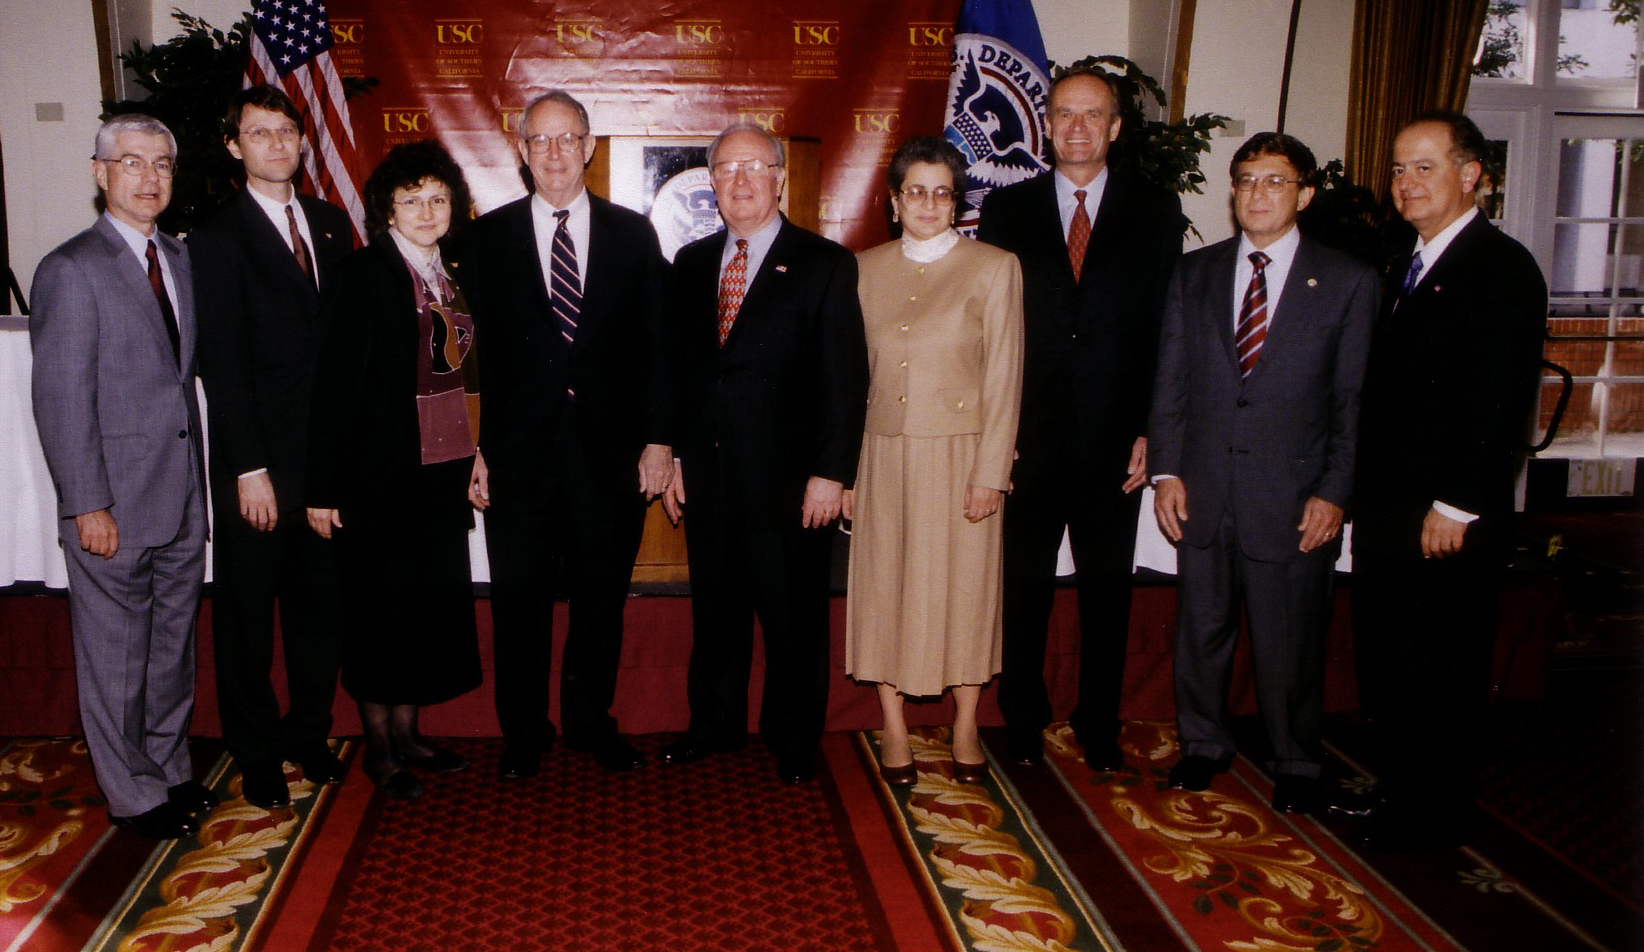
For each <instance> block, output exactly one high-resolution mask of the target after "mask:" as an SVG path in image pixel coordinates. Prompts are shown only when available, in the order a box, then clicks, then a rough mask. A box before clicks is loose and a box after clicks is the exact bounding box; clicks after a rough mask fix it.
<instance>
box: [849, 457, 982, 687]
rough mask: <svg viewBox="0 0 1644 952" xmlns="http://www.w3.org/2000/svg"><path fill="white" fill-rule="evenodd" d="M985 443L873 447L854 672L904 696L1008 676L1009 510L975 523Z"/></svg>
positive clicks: (862, 498) (855, 569) (859, 480)
mask: <svg viewBox="0 0 1644 952" xmlns="http://www.w3.org/2000/svg"><path fill="white" fill-rule="evenodd" d="M976 444H977V437H976V436H975V435H966V436H940V437H908V436H874V435H873V434H868V435H867V436H865V437H863V440H862V459H861V463H860V465H859V466H858V468H857V476H856V492H855V499H854V511H853V514H854V516H855V519H854V520H853V522H852V527H851V556H850V588H849V594H848V597H847V612H846V621H845V670H846V671H847V672H848V673H849V674H850V676H851V677H853V678H855V679H856V680H858V681H873V682H884V683H887V684H893V685H895V686H896V687H897V689H898V690H900V691H901V692H902V693H903V694H910V695H915V696H921V695H933V694H940V693H942V691H943V690H944V689H945V688H949V687H952V686H953V685H956V684H985V683H987V682H988V680H989V679H991V678H992V677H993V676H994V675H995V674H998V673H999V632H1000V614H1001V613H1000V597H1001V595H1000V593H1001V579H1002V572H1001V560H1000V546H1001V542H1002V540H1003V537H1004V536H1003V532H1002V530H1001V528H1000V527H1001V522H1000V520H1001V518H1002V514H1001V513H995V514H994V515H992V516H989V517H988V518H986V519H983V520H982V521H981V522H979V523H975V524H972V523H970V522H968V521H966V520H965V513H964V507H965V489H966V487H967V485H968V482H969V476H970V471H971V465H972V463H973V462H974V460H975V456H976Z"/></svg>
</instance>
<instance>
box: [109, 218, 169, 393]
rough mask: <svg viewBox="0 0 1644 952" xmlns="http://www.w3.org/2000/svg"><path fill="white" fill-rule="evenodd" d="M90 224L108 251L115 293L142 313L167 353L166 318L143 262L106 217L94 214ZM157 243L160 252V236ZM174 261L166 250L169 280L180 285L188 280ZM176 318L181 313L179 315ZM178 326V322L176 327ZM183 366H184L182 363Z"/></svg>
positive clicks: (165, 249) (163, 248)
mask: <svg viewBox="0 0 1644 952" xmlns="http://www.w3.org/2000/svg"><path fill="white" fill-rule="evenodd" d="M92 228H93V230H94V231H95V232H96V233H97V235H98V236H99V237H101V238H102V239H103V247H104V250H105V251H106V252H107V253H108V257H109V267H108V274H109V279H110V280H111V281H113V282H115V284H116V285H117V289H118V292H119V294H120V295H121V296H122V297H124V298H125V299H126V300H128V301H130V302H132V306H133V307H134V308H135V309H136V310H137V311H138V312H139V313H141V314H142V315H143V321H144V322H145V323H146V324H148V326H149V330H150V331H151V332H152V333H153V334H154V335H155V339H156V340H158V341H159V342H160V348H161V351H162V352H163V353H165V354H167V355H170V354H171V334H170V333H168V332H167V331H166V320H165V317H164V315H162V314H161V313H160V302H159V301H157V300H155V298H154V288H153V287H151V286H150V285H149V283H148V271H147V269H146V268H145V267H144V265H143V262H142V261H140V260H138V258H137V257H136V256H135V255H133V254H132V253H131V246H130V245H128V244H126V240H125V239H124V238H122V237H121V236H120V233H119V232H118V231H116V230H115V228H114V226H113V225H111V224H109V221H108V219H107V218H104V217H102V216H98V218H97V223H96V224H95V225H93V226H92ZM156 235H157V236H158V237H160V238H163V236H160V235H159V233H158V232H156ZM159 246H160V249H161V253H162V254H164V253H165V252H166V251H167V248H166V245H165V242H164V240H161V241H159ZM176 261H177V259H176V256H175V255H170V254H168V255H167V256H166V263H167V264H170V265H172V269H171V279H172V283H173V284H176V285H178V286H179V287H181V286H182V285H183V284H184V283H185V282H186V281H187V280H188V272H187V271H186V270H184V269H181V268H180V267H178V266H177V264H176ZM192 300H193V299H192V297H190V302H191V306H192ZM176 305H177V302H175V301H174V302H172V307H173V310H174V311H175V309H176ZM180 321H181V317H179V322H180ZM182 330H183V329H182V328H181V326H179V331H182ZM182 336H183V337H184V338H185V339H186V337H187V336H188V335H187V334H186V333H183V335H182ZM184 366H187V365H186V363H185V364H184Z"/></svg>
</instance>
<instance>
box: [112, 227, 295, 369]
mask: <svg viewBox="0 0 1644 952" xmlns="http://www.w3.org/2000/svg"><path fill="white" fill-rule="evenodd" d="M157 237H158V239H159V245H160V253H161V254H163V255H165V257H166V264H167V265H168V266H170V268H171V280H172V283H173V284H175V285H177V300H176V301H174V302H172V311H173V312H174V313H175V315H176V317H177V333H178V336H179V338H180V341H179V359H178V363H179V364H180V367H179V370H181V371H184V372H186V371H187V370H188V368H190V367H193V366H194V342H195V338H196V334H195V329H194V274H193V271H192V270H191V269H190V266H189V263H188V261H187V259H185V258H184V251H183V245H182V242H180V241H178V240H177V239H175V238H173V237H171V236H170V235H158V236H157ZM299 273H300V272H299ZM143 283H144V284H147V283H148V278H147V276H146V275H145V276H144V278H143ZM149 296H150V297H153V291H152V289H151V290H150V293H149ZM155 310H159V304H158V303H156V304H155ZM163 320H164V318H162V321H163ZM167 336H168V338H169V335H167ZM170 344H171V341H170V340H169V339H168V340H167V341H166V345H167V346H168V347H169V346H170Z"/></svg>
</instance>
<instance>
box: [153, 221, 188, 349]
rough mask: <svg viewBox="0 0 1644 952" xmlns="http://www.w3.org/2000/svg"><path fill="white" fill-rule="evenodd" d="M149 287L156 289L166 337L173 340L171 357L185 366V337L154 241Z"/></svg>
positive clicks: (156, 298)
mask: <svg viewBox="0 0 1644 952" xmlns="http://www.w3.org/2000/svg"><path fill="white" fill-rule="evenodd" d="M147 256H148V286H149V287H150V288H153V289H154V299H155V300H156V301H158V302H159V304H160V316H161V317H162V318H164V319H165V322H166V336H167V337H169V338H171V356H172V358H173V359H175V360H176V361H177V366H179V367H181V366H182V365H183V335H182V333H181V332H179V331H178V330H177V312H176V311H173V310H172V309H171V295H169V294H167V293H166V279H165V276H164V275H162V274H161V273H160V257H159V255H158V254H157V253H156V251H155V248H154V239H152V238H150V239H149V242H148V252H147Z"/></svg>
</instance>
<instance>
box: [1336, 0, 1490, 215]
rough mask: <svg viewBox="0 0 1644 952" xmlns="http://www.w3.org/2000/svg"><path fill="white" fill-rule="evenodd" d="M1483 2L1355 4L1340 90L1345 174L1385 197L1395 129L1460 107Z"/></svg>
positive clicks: (1365, 0)
mask: <svg viewBox="0 0 1644 952" xmlns="http://www.w3.org/2000/svg"><path fill="white" fill-rule="evenodd" d="M1488 5H1489V0H1358V7H1357V9H1356V10H1355V11H1354V15H1353V69H1352V73H1351V79H1350V81H1349V84H1348V90H1347V156H1346V159H1345V162H1346V166H1347V174H1348V175H1349V176H1351V177H1352V179H1353V181H1354V182H1357V183H1359V184H1360V185H1366V186H1369V187H1370V188H1371V189H1373V190H1374V191H1375V193H1376V196H1377V197H1378V198H1385V197H1386V195H1387V185H1388V175H1387V167H1388V164H1389V162H1390V161H1391V155H1392V151H1393V137H1394V136H1395V135H1397V133H1398V130H1399V127H1400V126H1403V125H1404V124H1405V123H1407V122H1409V121H1410V120H1411V119H1414V118H1415V117H1416V116H1418V115H1420V114H1421V113H1423V112H1426V111H1428V110H1431V109H1458V110H1459V109H1461V108H1462V106H1464V105H1466V102H1467V84H1468V82H1469V80H1470V79H1471V78H1472V67H1473V54H1474V52H1475V51H1477V49H1478V38H1479V33H1480V32H1481V31H1482V30H1483V29H1484V13H1485V8H1486V7H1487V6H1488Z"/></svg>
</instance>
